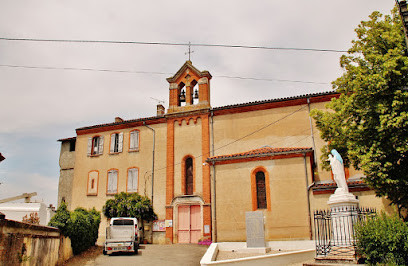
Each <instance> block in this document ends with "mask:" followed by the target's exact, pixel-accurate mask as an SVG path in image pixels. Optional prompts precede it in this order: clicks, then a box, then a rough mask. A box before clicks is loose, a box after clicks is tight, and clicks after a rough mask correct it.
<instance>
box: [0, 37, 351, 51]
mask: <svg viewBox="0 0 408 266" xmlns="http://www.w3.org/2000/svg"><path fill="white" fill-rule="evenodd" d="M0 40H1V41H26V42H59V43H104V44H136V45H161V46H195V47H221V48H243V49H262V50H286V51H306V52H331V53H346V52H347V51H346V50H336V49H316V48H296V47H269V46H258V45H235V44H209V43H173V42H146V41H113V40H69V39H38V38H8V37H0Z"/></svg>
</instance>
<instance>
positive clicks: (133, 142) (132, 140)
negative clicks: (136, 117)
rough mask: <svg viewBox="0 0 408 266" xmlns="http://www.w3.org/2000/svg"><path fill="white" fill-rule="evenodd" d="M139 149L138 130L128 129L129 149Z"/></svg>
mask: <svg viewBox="0 0 408 266" xmlns="http://www.w3.org/2000/svg"><path fill="white" fill-rule="evenodd" d="M138 150H139V130H133V131H130V136H129V151H138Z"/></svg>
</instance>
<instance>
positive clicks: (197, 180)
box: [174, 118, 203, 197]
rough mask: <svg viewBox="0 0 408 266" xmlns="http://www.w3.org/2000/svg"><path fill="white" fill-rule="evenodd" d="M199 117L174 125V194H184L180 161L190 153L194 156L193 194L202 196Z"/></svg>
mask: <svg viewBox="0 0 408 266" xmlns="http://www.w3.org/2000/svg"><path fill="white" fill-rule="evenodd" d="M201 130H202V129H201V119H200V118H198V119H197V123H194V121H193V119H190V121H189V124H188V125H187V122H186V121H185V120H183V121H182V124H181V125H179V123H178V122H175V125H174V162H175V166H174V196H175V197H177V196H180V195H184V194H185V191H182V189H181V179H182V174H183V173H182V172H183V171H185V169H182V165H181V162H182V161H183V159H184V157H185V156H187V155H191V156H192V157H193V158H194V195H200V196H202V193H203V187H202V183H203V170H202V157H201V154H202V133H201Z"/></svg>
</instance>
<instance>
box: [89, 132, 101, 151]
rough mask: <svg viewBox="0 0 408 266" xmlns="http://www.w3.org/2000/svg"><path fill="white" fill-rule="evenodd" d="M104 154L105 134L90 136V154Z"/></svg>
mask: <svg viewBox="0 0 408 266" xmlns="http://www.w3.org/2000/svg"><path fill="white" fill-rule="evenodd" d="M101 154H103V136H93V137H89V138H88V156H96V155H101Z"/></svg>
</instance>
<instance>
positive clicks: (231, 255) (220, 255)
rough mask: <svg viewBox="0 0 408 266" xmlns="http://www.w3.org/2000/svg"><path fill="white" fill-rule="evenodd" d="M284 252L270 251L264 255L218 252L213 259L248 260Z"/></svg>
mask: <svg viewBox="0 0 408 266" xmlns="http://www.w3.org/2000/svg"><path fill="white" fill-rule="evenodd" d="M282 252H285V251H284V250H281V251H277V250H271V251H269V252H268V253H266V254H259V253H241V252H234V251H218V254H217V257H216V258H215V260H216V261H219V260H229V259H240V258H248V257H254V256H260V255H269V254H277V253H282Z"/></svg>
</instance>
